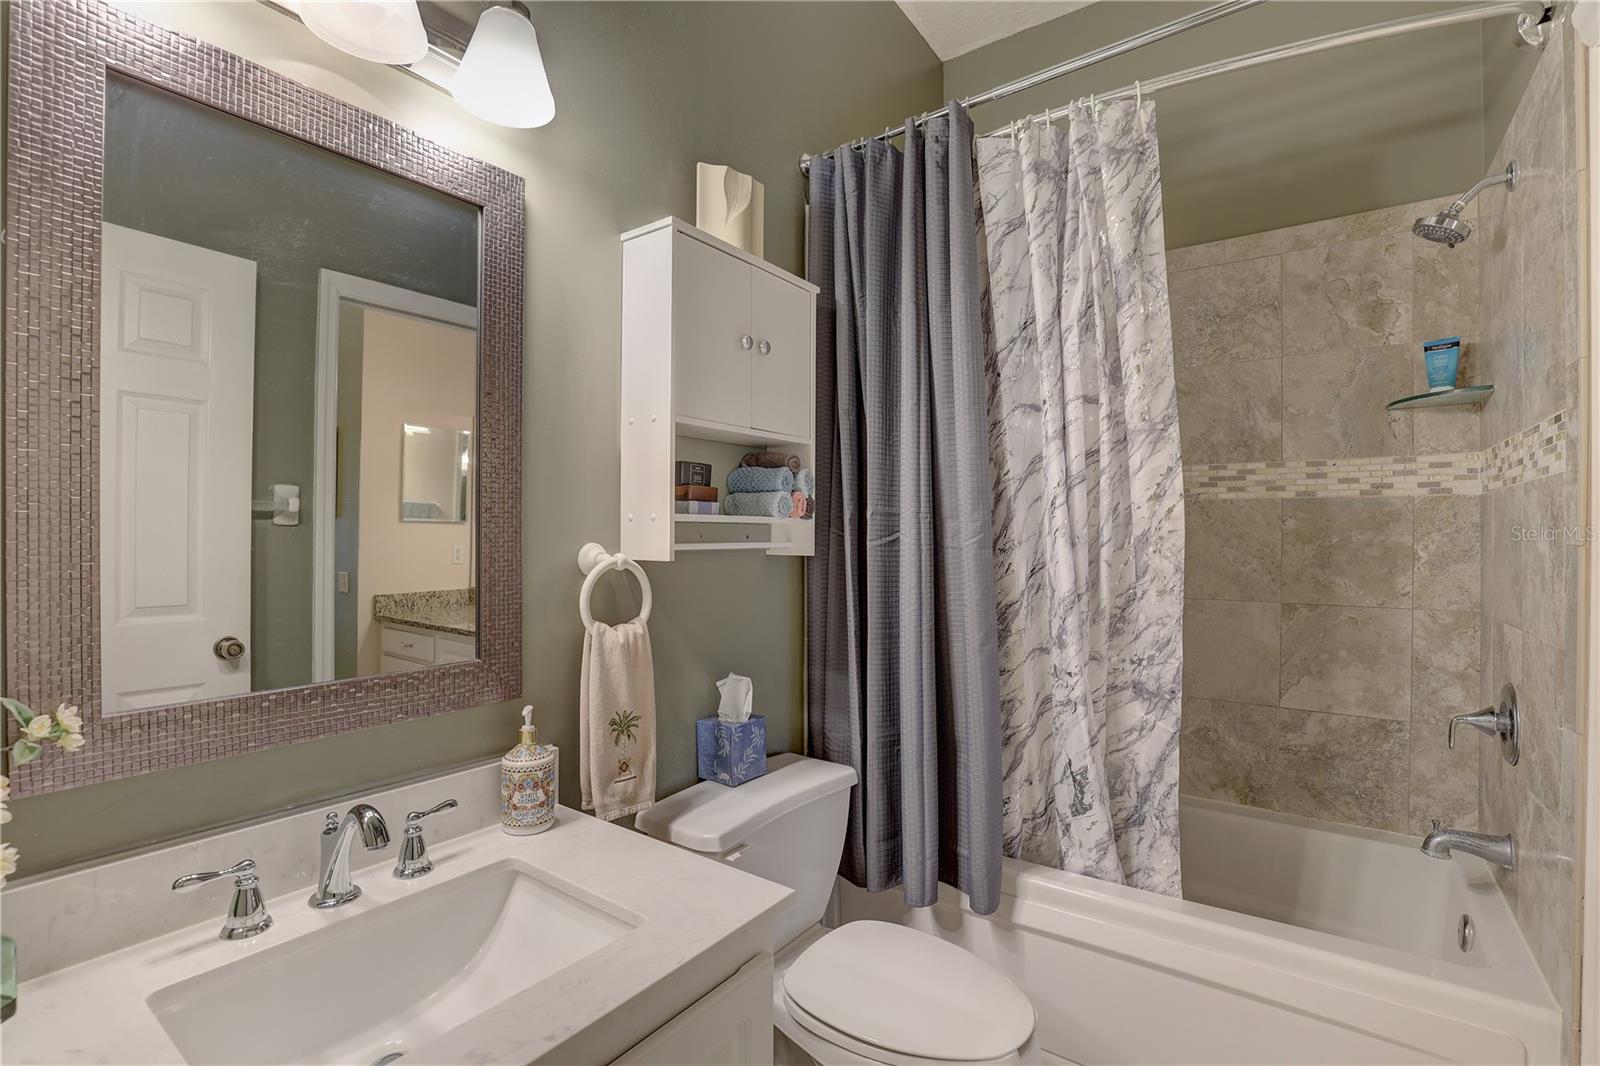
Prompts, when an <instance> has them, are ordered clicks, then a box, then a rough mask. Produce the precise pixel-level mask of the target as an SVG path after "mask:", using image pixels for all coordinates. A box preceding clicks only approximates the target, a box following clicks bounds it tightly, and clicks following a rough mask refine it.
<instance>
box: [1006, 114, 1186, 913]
mask: <svg viewBox="0 0 1600 1066" xmlns="http://www.w3.org/2000/svg"><path fill="white" fill-rule="evenodd" d="M1154 107H1155V105H1154V104H1153V103H1151V102H1148V101H1143V102H1134V101H1124V102H1115V103H1109V104H1100V105H1092V106H1091V105H1080V106H1076V107H1074V108H1073V109H1072V110H1071V112H1070V114H1069V115H1068V116H1067V118H1066V119H1065V120H1058V121H1057V122H1055V123H1053V124H1045V123H1037V122H1035V123H1027V124H1023V125H1021V126H1019V127H1018V128H1016V130H1015V131H1014V132H1006V133H1002V134H999V135H995V136H989V137H984V138H980V139H979V141H978V144H977V159H978V171H979V194H980V201H981V202H980V212H981V218H980V220H979V225H980V227H981V228H982V232H983V237H984V244H985V246H986V247H985V250H986V253H987V259H988V264H987V266H988V277H987V281H988V286H989V292H988V300H989V309H990V315H991V323H990V326H991V335H990V345H989V352H988V373H989V442H990V463H991V467H992V471H993V479H994V497H995V501H994V503H995V506H994V544H995V551H994V566H995V579H996V597H997V600H998V605H999V616H1000V626H999V659H1000V687H1001V714H1002V720H1003V727H1002V728H1003V734H1002V760H1003V784H1002V831H1003V847H1004V850H1005V852H1006V853H1007V854H1008V855H1014V856H1017V857H1019V858H1022V859H1026V860H1028V861H1030V862H1037V863H1042V864H1045V865H1049V866H1055V867H1060V868H1063V869H1066V870H1070V871H1073V872H1077V873H1083V874H1088V875H1090V876H1093V877H1097V878H1101V879H1104V880H1108V881H1116V882H1120V883H1123V884H1128V885H1132V886H1134V887H1137V888H1143V889H1148V890H1151V891H1155V892H1163V893H1166V894H1168V895H1174V896H1175V895H1178V894H1179V890H1180V884H1181V882H1180V865H1179V858H1178V723H1179V706H1180V701H1181V698H1182V672H1183V659H1182V647H1183V480H1182V479H1183V473H1182V464H1181V460H1180V457H1179V452H1178V410H1177V396H1176V387H1175V382H1174V375H1173V365H1172V327H1171V320H1170V317H1169V314H1168V307H1167V281H1166V258H1165V251H1164V242H1163V233H1162V215H1161V174H1160V165H1159V161H1158V156H1157V151H1156V127H1155V111H1154Z"/></svg>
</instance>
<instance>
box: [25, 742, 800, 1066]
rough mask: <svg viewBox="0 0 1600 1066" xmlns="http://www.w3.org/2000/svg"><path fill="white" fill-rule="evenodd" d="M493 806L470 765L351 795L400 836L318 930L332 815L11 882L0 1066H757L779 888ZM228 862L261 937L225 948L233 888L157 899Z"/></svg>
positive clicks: (633, 841)
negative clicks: (646, 1065) (411, 871)
mask: <svg viewBox="0 0 1600 1066" xmlns="http://www.w3.org/2000/svg"><path fill="white" fill-rule="evenodd" d="M496 785H497V767H496V765H495V764H492V763H485V764H483V765H481V766H475V767H473V768H471V769H468V770H464V771H460V772H457V773H454V774H449V775H445V776H443V777H440V778H434V779H431V780H428V781H423V782H418V783H414V784H410V785H405V786H401V787H399V788H395V789H392V790H389V791H388V792H384V793H379V794H377V795H367V796H364V797H361V798H362V800H363V801H364V802H367V803H370V804H372V805H373V806H374V807H376V808H377V809H378V810H379V811H381V812H382V814H383V816H384V818H385V819H386V820H387V822H388V824H389V825H390V827H391V828H392V830H393V837H394V839H393V841H392V842H391V843H390V845H389V846H388V847H386V848H384V849H382V850H379V851H366V850H363V849H362V848H360V847H359V846H358V847H356V849H355V850H354V851H353V853H352V857H353V859H354V862H353V864H352V865H353V866H355V869H354V870H353V871H352V875H353V878H354V880H355V882H356V883H357V884H358V885H359V886H360V887H361V889H362V894H361V896H360V898H359V899H356V900H354V901H353V902H351V903H349V904H347V905H344V906H340V907H336V908H332V909H328V910H318V909H315V908H313V907H311V906H308V905H307V894H308V892H309V891H310V890H311V887H312V884H313V880H314V878H315V874H316V868H317V861H318V860H317V837H318V833H319V829H320V827H321V825H322V822H323V818H324V817H325V814H326V812H327V811H328V810H331V809H337V810H339V811H340V812H341V813H342V811H343V809H344V808H346V807H348V806H350V802H349V801H348V800H346V801H343V802H340V803H337V804H329V805H326V806H320V807H317V808H316V809H308V810H305V811H301V812H297V813H295V814H291V815H287V816H285V817H281V818H275V819H271V820H268V821H265V822H261V823H258V824H256V825H252V826H247V827H244V828H239V829H234V830H230V831H226V832H222V833H218V834H215V835H212V836H208V837H205V838H203V839H199V840H194V841H189V842H185V843H180V844H173V845H170V846H164V847H160V848H156V849H153V850H150V851H147V852H143V853H140V854H136V855H133V856H130V857H126V858H122V859H119V860H115V861H112V862H108V863H105V864H101V865H96V866H91V867H87V868H83V869H79V870H77V871H73V872H68V873H63V874H59V875H56V876H48V877H43V878H39V879H35V880H32V881H28V882H17V883H14V884H12V885H11V886H9V887H8V888H7V889H6V900H5V906H6V927H7V930H8V932H10V933H12V935H14V936H16V937H17V938H18V939H19V941H20V943H21V947H22V958H23V959H24V960H25V961H24V965H25V966H31V969H29V970H25V971H24V974H23V976H24V978H25V980H24V983H23V984H22V986H21V988H20V990H19V996H18V1010H17V1013H16V1015H15V1016H14V1017H13V1018H11V1019H10V1020H8V1021H7V1022H6V1023H5V1032H4V1040H5V1059H6V1062H7V1064H8V1066H21V1064H23V1063H89V1062H121V1063H185V1062H193V1063H252V1062H261V1063H267V1062H280V1063H281V1062H299V1063H312V1062H359V1063H376V1062H391V1061H394V1060H395V1059H397V1058H400V1057H402V1056H403V1058H404V1061H406V1062H473V1061H476V1062H517V1063H523V1062H539V1061H548V1062H562V1063H567V1062H597V1063H598V1062H612V1061H623V1062H668V1061H670V1062H674V1063H693V1062H707V1063H711V1062H716V1063H728V1062H750V1063H763V1062H770V1061H771V1054H772V1042H771V1029H772V956H771V954H770V951H769V948H770V945H771V943H772V936H773V931H774V930H773V922H774V919H775V916H776V915H777V914H778V913H779V912H780V910H781V909H782V907H783V905H784V904H785V902H786V901H787V900H788V898H789V897H790V895H791V893H790V891H789V890H788V889H786V888H783V887H781V886H779V885H776V884H773V883H771V882H769V881H764V880H761V879H760V878H756V877H752V876H750V875H748V874H745V873H742V872H740V871H738V870H735V869H731V868H729V867H726V866H723V865H721V864H714V863H707V862H705V861H704V860H703V859H700V858H698V857H697V856H695V855H693V854H691V853H689V852H685V851H683V850H681V849H678V848H674V847H671V846H669V845H666V844H661V843H658V842H656V841H653V840H651V839H649V838H647V837H645V836H643V835H642V834H639V833H635V832H632V831H630V830H627V829H624V828H621V827H618V826H615V825H611V824H608V823H605V822H601V821H599V820H597V819H595V818H592V817H589V816H587V815H584V814H580V813H578V812H576V811H573V810H569V809H566V808H562V809H561V811H560V814H559V817H558V824H557V825H556V827H555V828H554V829H552V830H551V831H549V832H547V833H542V834H540V835H538V836H532V837H513V836H509V835H507V834H505V833H502V832H501V831H500V829H499V828H498V825H497V824H495V822H496V821H497V819H498V793H497V788H496ZM447 797H448V798H456V799H458V800H459V802H460V806H459V807H458V808H456V809H454V810H451V811H448V812H446V813H445V814H443V815H442V816H440V817H438V818H431V819H429V820H428V823H427V825H428V833H429V835H430V837H433V839H431V840H430V842H429V850H428V854H429V856H430V857H431V858H432V859H433V861H434V864H435V865H434V869H433V871H432V872H431V873H429V874H427V875H425V876H422V877H419V878H416V879H413V880H401V879H397V878H396V877H395V876H393V873H392V870H393V867H394V865H395V858H396V855H397V854H398V843H399V832H398V829H399V826H400V825H401V824H402V823H403V821H404V818H405V814H406V812H407V810H409V809H412V808H419V809H420V808H426V807H428V806H432V805H433V804H434V803H436V802H438V801H440V800H443V799H445V798H447ZM452 833H455V834H456V835H453V836H452V835H451V834H452ZM246 856H248V857H251V858H254V859H255V861H256V867H257V868H256V874H257V875H258V876H259V877H260V879H261V883H262V888H263V890H264V894H265V895H266V897H267V899H266V904H267V908H268V910H269V911H270V913H271V915H272V918H273V922H272V924H271V926H270V928H268V929H267V930H266V931H264V932H262V933H259V934H258V935H255V936H251V937H249V938H248V939H244V940H236V941H227V940H223V939H220V938H219V937H218V930H219V927H220V924H221V922H222V917H223V914H224V912H225V911H226V909H227V907H228V899H229V891H230V884H231V878H226V877H224V878H219V879H218V880H217V881H215V882H212V884H211V886H210V887H208V888H205V889H201V890H198V891H192V892H187V893H183V894H177V893H173V892H171V891H169V887H168V886H169V885H170V884H171V882H172V880H173V879H174V878H175V877H178V876H181V875H183V874H187V873H190V872H193V871H196V870H202V869H208V870H209V869H221V868H224V867H226V866H230V865H232V864H234V863H235V862H237V861H238V860H239V859H241V858H244V857H246ZM362 863H365V864H366V865H365V866H363V865H361V864H362ZM107 947H116V948H117V950H112V951H110V952H109V953H106V954H90V953H91V952H97V951H104V950H105V948H107ZM86 1005H92V1011H93V1014H94V1021H93V1024H84V1022H83V1019H84V1011H85V1010H86Z"/></svg>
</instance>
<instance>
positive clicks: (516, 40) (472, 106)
mask: <svg viewBox="0 0 1600 1066" xmlns="http://www.w3.org/2000/svg"><path fill="white" fill-rule="evenodd" d="M450 92H451V94H452V95H453V96H455V98H456V100H457V101H458V102H459V103H460V104H461V106H462V107H464V108H466V109H467V110H468V111H470V112H472V114H474V115H477V116H478V117H479V118H481V119H483V120H484V121H485V122H493V123H494V124H496V125H498V126H514V127H516V128H518V129H531V128H532V127H534V126H543V125H544V124H545V123H546V122H549V121H550V120H551V119H553V118H555V117H556V100H555V97H554V96H551V95H550V79H549V78H548V77H546V76H545V72H544V58H543V57H542V56H540V54H539V38H538V36H537V35H536V34H535V33H534V32H533V23H531V22H529V21H528V20H527V19H526V18H524V17H523V16H522V15H521V14H520V13H519V12H516V11H513V10H512V9H511V8H508V7H491V8H489V9H488V10H487V11H485V12H484V13H483V14H482V15H480V16H478V28H477V29H476V30H474V31H473V34H472V41H471V43H470V44H468V45H467V54H466V55H464V56H462V57H461V69H459V70H457V71H456V76H455V79H454V80H453V81H452V82H451V83H450Z"/></svg>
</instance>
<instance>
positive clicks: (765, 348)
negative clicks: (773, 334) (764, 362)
mask: <svg viewBox="0 0 1600 1066" xmlns="http://www.w3.org/2000/svg"><path fill="white" fill-rule="evenodd" d="M756 349H757V350H758V351H759V352H760V353H761V354H762V355H771V354H772V344H771V342H769V341H762V342H761V343H760V344H759V345H757V346H756Z"/></svg>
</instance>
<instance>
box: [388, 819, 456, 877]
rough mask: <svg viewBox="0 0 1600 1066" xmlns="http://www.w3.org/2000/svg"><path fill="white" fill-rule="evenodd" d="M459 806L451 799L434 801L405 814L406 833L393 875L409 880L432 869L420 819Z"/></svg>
mask: <svg viewBox="0 0 1600 1066" xmlns="http://www.w3.org/2000/svg"><path fill="white" fill-rule="evenodd" d="M457 806H460V804H458V803H456V801H455V800H453V799H447V800H445V801H444V802H443V803H435V804H434V805H433V806H432V807H429V808H428V809H427V810H425V811H412V812H411V813H410V814H408V815H406V833H405V837H404V838H403V839H402V840H401V841H400V858H399V860H398V861H397V862H396V863H395V864H394V875H395V876H396V877H398V878H399V879H400V880H402V881H409V880H411V879H412V878H413V877H421V876H422V875H423V874H425V873H427V872H429V871H430V870H432V869H433V860H432V859H430V858H428V845H427V842H426V841H424V840H423V839H422V820H423V819H424V818H426V817H428V815H430V814H438V813H439V812H440V811H448V810H449V809H450V808H452V807H457Z"/></svg>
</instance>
